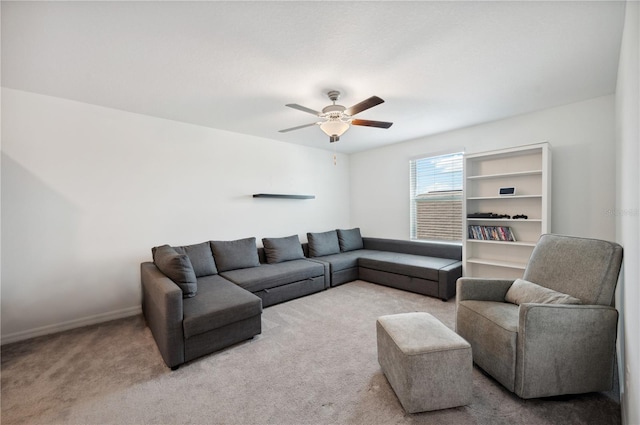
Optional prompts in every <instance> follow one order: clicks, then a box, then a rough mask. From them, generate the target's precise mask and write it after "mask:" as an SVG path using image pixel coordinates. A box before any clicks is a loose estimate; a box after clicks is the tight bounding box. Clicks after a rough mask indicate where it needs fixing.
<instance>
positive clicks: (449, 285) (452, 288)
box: [438, 261, 462, 301]
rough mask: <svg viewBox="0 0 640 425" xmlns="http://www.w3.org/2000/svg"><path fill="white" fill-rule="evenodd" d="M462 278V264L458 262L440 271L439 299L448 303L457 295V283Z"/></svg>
mask: <svg viewBox="0 0 640 425" xmlns="http://www.w3.org/2000/svg"><path fill="white" fill-rule="evenodd" d="M460 276H462V262H460V261H458V262H455V263H452V264H449V265H448V266H445V267H442V268H441V269H439V270H438V298H440V299H441V300H442V301H447V300H448V299H449V298H451V297H453V296H454V295H455V294H456V282H457V280H458V278H459V277H460Z"/></svg>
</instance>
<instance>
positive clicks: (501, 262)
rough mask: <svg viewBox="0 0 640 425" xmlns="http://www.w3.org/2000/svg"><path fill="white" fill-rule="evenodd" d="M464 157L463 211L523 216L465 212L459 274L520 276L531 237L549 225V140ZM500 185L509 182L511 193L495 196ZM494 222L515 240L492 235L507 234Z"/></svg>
mask: <svg viewBox="0 0 640 425" xmlns="http://www.w3.org/2000/svg"><path fill="white" fill-rule="evenodd" d="M464 161H465V164H464V174H465V175H464V179H463V182H464V183H463V184H464V191H463V192H464V202H463V217H467V215H468V214H472V213H489V212H490V213H493V214H497V215H502V214H505V215H509V216H511V217H513V216H515V215H526V216H528V217H529V218H528V219H514V218H479V217H476V218H465V219H464V231H465V232H464V237H465V239H464V241H463V245H462V249H463V275H464V276H470V277H503V278H518V277H522V274H523V271H524V269H525V267H526V264H527V262H528V261H529V257H530V255H531V252H532V251H533V248H534V247H535V245H536V241H537V240H538V238H539V237H540V235H541V234H543V233H548V232H549V231H550V228H551V227H550V216H551V215H550V211H551V208H550V200H551V196H550V195H551V176H550V172H551V148H550V146H549V144H548V143H547V142H542V143H537V144H533V145H526V146H519V147H514V148H509V149H502V150H497V151H491V152H482V153H476V154H469V155H465V159H464ZM501 187H515V188H516V195H514V196H500V195H499V191H500V188H501ZM496 228H497V229H509V231H510V232H512V234H513V239H515V241H509V240H496V239H509V238H504V237H500V236H498V237H496V236H495V235H496V234H495V230H492V229H496ZM487 229H488V233H487ZM492 231H493V234H492V233H491V232H492ZM483 232H484V234H483Z"/></svg>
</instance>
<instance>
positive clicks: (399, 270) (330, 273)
mask: <svg viewBox="0 0 640 425" xmlns="http://www.w3.org/2000/svg"><path fill="white" fill-rule="evenodd" d="M307 240H308V242H307V243H305V244H301V243H300V241H299V239H298V236H297V235H293V236H289V237H286V238H264V239H263V240H262V244H263V247H257V245H256V239H255V238H246V239H239V240H235V241H209V242H203V243H200V244H196V245H188V246H179V247H171V246H169V245H163V246H159V247H155V248H153V249H152V254H153V262H144V263H142V264H141V281H142V298H143V299H142V310H143V314H144V317H145V319H146V322H147V324H148V326H149V328H150V329H151V331H152V334H153V336H154V338H155V340H156V343H157V345H158V348H159V350H160V353H161V355H162V357H163V359H164V361H165V363H166V364H167V365H168V366H169V367H171V368H172V369H176V368H177V367H178V366H180V365H181V364H182V363H185V362H188V361H190V360H193V359H195V358H198V357H201V356H203V355H205V354H209V353H212V352H214V351H217V350H220V349H222V348H225V347H228V346H230V345H233V344H235V343H237V342H240V341H243V340H246V339H250V338H252V337H254V336H255V335H257V334H259V333H261V330H262V328H261V314H262V309H263V308H264V307H268V306H270V305H273V304H277V303H280V302H284V301H288V300H291V299H294V298H298V297H301V296H305V295H310V294H313V293H316V292H319V291H323V290H325V289H328V288H330V287H334V286H337V285H341V284H343V283H346V282H350V281H353V280H356V279H362V280H367V281H370V282H373V283H378V284H382V285H387V286H391V287H395V288H399V289H404V290H407V291H412V292H417V293H420V294H425V295H429V296H433V297H438V298H441V299H442V300H447V299H449V298H451V297H453V296H454V295H455V282H456V280H457V278H458V277H460V276H461V275H462V263H461V258H462V249H461V247H460V246H459V245H451V244H444V243H422V242H412V241H400V240H393V239H378V238H362V237H361V235H360V230H359V229H357V228H356V229H349V230H341V229H340V230H332V231H329V232H322V233H308V234H307Z"/></svg>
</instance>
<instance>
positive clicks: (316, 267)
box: [221, 260, 324, 292]
mask: <svg viewBox="0 0 640 425" xmlns="http://www.w3.org/2000/svg"><path fill="white" fill-rule="evenodd" d="M221 275H222V276H224V277H225V278H227V279H229V280H230V281H232V282H234V283H235V284H237V285H238V286H240V287H242V288H244V289H246V290H247V291H251V292H258V291H262V290H264V289H270V288H275V287H277V286H282V285H287V284H289V283H294V282H299V281H301V280H306V279H312V278H314V277H318V276H324V266H323V265H322V264H320V263H318V262H314V261H309V260H291V261H285V262H283V263H277V264H261V265H260V266H259V267H252V268H248V269H238V270H231V271H227V272H223V273H221Z"/></svg>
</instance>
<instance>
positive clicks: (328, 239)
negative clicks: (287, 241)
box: [307, 230, 340, 257]
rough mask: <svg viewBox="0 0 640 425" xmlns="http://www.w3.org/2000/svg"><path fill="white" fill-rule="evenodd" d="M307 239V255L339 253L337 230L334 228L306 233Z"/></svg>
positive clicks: (320, 255) (316, 255) (317, 255)
mask: <svg viewBox="0 0 640 425" xmlns="http://www.w3.org/2000/svg"><path fill="white" fill-rule="evenodd" d="M307 240H308V241H309V257H322V256H324V255H331V254H338V253H340V243H339V242H338V232H336V231H335V230H330V231H328V232H322V233H307Z"/></svg>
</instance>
